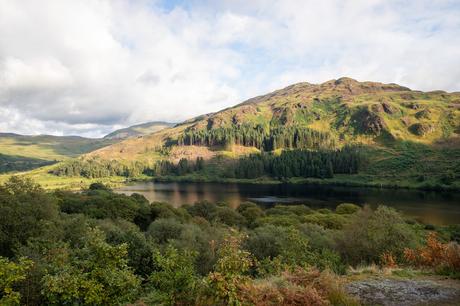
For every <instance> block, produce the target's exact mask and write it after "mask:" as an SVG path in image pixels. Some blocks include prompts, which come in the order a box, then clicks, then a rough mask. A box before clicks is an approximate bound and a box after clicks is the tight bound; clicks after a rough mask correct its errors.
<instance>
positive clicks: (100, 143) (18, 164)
mask: <svg viewBox="0 0 460 306" xmlns="http://www.w3.org/2000/svg"><path fill="white" fill-rule="evenodd" d="M172 125H173V124H172V123H167V122H147V123H143V124H138V125H134V126H130V127H127V128H124V129H120V130H116V131H114V132H112V133H110V134H108V135H106V136H105V137H104V138H102V139H98V138H94V139H93V138H84V137H79V136H52V135H37V136H26V135H18V134H14V133H0V173H5V172H11V171H26V170H31V169H35V168H38V167H42V166H44V165H49V164H50V163H55V162H57V161H63V160H67V159H70V158H75V157H78V156H80V155H82V154H85V153H88V152H91V151H94V150H97V149H99V148H102V147H105V146H108V145H110V144H113V143H115V142H117V141H120V140H122V139H125V138H129V137H135V136H139V135H146V134H150V133H154V132H156V131H159V130H162V129H164V128H167V127H171V126H172Z"/></svg>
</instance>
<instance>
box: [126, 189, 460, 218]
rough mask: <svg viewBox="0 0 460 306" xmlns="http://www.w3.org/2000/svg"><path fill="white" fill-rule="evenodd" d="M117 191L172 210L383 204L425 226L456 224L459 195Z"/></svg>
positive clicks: (367, 191) (383, 191) (379, 191)
mask: <svg viewBox="0 0 460 306" xmlns="http://www.w3.org/2000/svg"><path fill="white" fill-rule="evenodd" d="M117 192H120V193H125V194H132V193H140V194H142V195H144V196H145V197H146V198H147V199H148V200H149V201H151V202H154V201H157V202H167V203H170V204H171V205H173V206H174V207H179V206H181V205H183V204H193V203H195V202H197V201H203V200H207V201H210V202H220V201H223V202H227V203H228V204H229V205H230V206H232V207H237V206H238V205H239V204H240V203H241V202H243V201H248V200H249V201H253V202H256V203H259V204H260V205H264V206H272V205H274V204H276V203H289V204H291V203H292V204H300V203H302V204H306V205H308V206H310V207H313V208H335V207H336V206H337V205H338V204H340V203H343V202H350V203H356V204H359V205H364V204H369V205H371V206H374V207H375V206H378V205H381V204H383V205H387V206H392V207H395V208H397V209H398V210H401V211H403V212H404V213H406V214H408V215H410V216H413V217H416V218H418V219H419V220H421V221H423V222H426V223H432V224H454V223H460V193H440V192H424V191H416V190H388V189H375V188H350V187H330V186H327V187H326V186H311V185H289V184H279V185H252V184H219V183H154V182H145V183H137V184H134V185H129V186H124V187H122V188H120V189H118V190H117Z"/></svg>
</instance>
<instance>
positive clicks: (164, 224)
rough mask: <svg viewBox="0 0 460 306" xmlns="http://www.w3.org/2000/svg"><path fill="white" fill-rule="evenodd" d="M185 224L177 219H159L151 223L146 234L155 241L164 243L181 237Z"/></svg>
mask: <svg viewBox="0 0 460 306" xmlns="http://www.w3.org/2000/svg"><path fill="white" fill-rule="evenodd" d="M183 228H184V226H183V225H182V224H181V223H180V222H179V221H177V220H176V219H157V220H155V221H154V222H152V224H150V226H149V228H148V230H147V233H146V235H147V236H148V237H151V238H153V239H154V241H155V242H157V243H160V244H164V243H166V242H168V241H169V240H172V239H177V238H179V236H180V234H181V232H182V230H183Z"/></svg>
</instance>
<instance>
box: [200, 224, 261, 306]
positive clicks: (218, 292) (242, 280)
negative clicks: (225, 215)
mask: <svg viewBox="0 0 460 306" xmlns="http://www.w3.org/2000/svg"><path fill="white" fill-rule="evenodd" d="M244 239H245V236H244V235H242V234H240V233H238V232H235V231H233V232H232V234H231V235H229V236H228V237H227V238H226V239H225V240H224V242H223V244H222V246H221V248H220V249H219V250H218V252H217V254H218V260H217V263H216V265H215V268H214V272H212V273H210V274H209V275H208V276H207V277H206V279H205V282H206V284H207V288H208V291H207V292H206V294H205V296H204V298H209V299H210V300H211V301H214V303H212V304H214V305H220V304H223V305H241V296H240V295H241V293H240V287H241V286H244V284H246V283H247V282H248V281H249V277H248V276H247V273H248V272H249V269H250V268H251V267H252V266H253V263H254V261H253V258H252V256H251V254H250V253H249V252H247V251H245V250H242V249H241V244H242V242H243V240H244Z"/></svg>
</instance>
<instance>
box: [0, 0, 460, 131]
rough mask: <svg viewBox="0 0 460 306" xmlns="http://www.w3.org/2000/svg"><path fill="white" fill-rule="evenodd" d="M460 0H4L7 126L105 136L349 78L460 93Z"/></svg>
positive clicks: (1, 92) (2, 103) (1, 77)
mask: <svg viewBox="0 0 460 306" xmlns="http://www.w3.org/2000/svg"><path fill="white" fill-rule="evenodd" d="M459 13H460V5H459V4H458V2H457V3H456V1H448V0H439V1H434V2H432V1H422V0H421V1H416V2H407V1H398V0H394V1H383V0H373V1H364V0H362V1H361V0H357V1H339V0H330V1H306V0H305V1H303V0H297V1H295V0H283V1H281V0H280V1H261V0H260V1H259V0H253V1H243V0H232V1H191V2H187V7H185V8H184V7H181V6H176V7H175V8H173V9H172V10H168V9H166V8H164V7H163V6H162V4H161V2H158V1H137V2H136V1H129V0H117V1H110V0H95V1H91V0H82V1H71V0H43V1H14V0H0V107H1V110H0V119H2V122H1V123H0V128H1V129H2V130H4V131H15V132H21V133H43V132H45V133H54V134H62V133H64V134H68V133H78V134H84V135H91V136H98V135H101V134H103V133H105V132H107V131H109V130H110V129H112V128H114V127H116V126H120V125H127V124H132V123H137V122H143V121H150V120H169V121H179V120H183V119H186V118H189V117H191V116H195V115H199V114H202V113H207V112H211V111H216V110H219V109H221V108H223V107H226V106H230V105H233V104H236V103H238V102H240V100H241V99H242V98H249V97H251V96H253V95H256V94H261V93H264V92H266V91H268V90H272V89H276V88H280V87H282V86H285V85H288V84H291V83H293V82H299V81H308V82H322V81H325V80H328V79H332V78H337V77H340V76H351V77H354V78H357V79H359V80H374V81H384V82H396V83H400V84H402V85H405V86H409V87H412V88H415V89H422V90H431V89H444V90H450V91H454V90H460V68H459V67H460V19H459V18H458V15H459Z"/></svg>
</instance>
